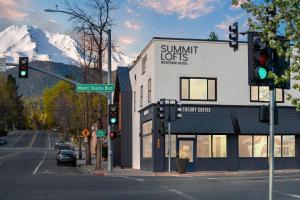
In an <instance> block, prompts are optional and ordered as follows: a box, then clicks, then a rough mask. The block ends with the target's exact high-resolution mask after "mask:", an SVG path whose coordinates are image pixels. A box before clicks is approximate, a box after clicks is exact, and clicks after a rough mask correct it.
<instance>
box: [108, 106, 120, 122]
mask: <svg viewBox="0 0 300 200" xmlns="http://www.w3.org/2000/svg"><path fill="white" fill-rule="evenodd" d="M116 124H118V105H117V104H110V105H109V125H116Z"/></svg>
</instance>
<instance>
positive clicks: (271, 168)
mask: <svg viewBox="0 0 300 200" xmlns="http://www.w3.org/2000/svg"><path fill="white" fill-rule="evenodd" d="M275 98H276V96H275V90H274V87H273V86H270V118H269V119H270V148H269V200H273V185H274V108H275Z"/></svg>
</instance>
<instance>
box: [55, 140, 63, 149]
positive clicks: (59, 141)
mask: <svg viewBox="0 0 300 200" xmlns="http://www.w3.org/2000/svg"><path fill="white" fill-rule="evenodd" d="M64 144H65V141H63V140H57V141H56V143H55V149H57V148H58V146H60V145H64Z"/></svg>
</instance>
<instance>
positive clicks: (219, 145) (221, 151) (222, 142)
mask: <svg viewBox="0 0 300 200" xmlns="http://www.w3.org/2000/svg"><path fill="white" fill-rule="evenodd" d="M226 147H227V144H226V135H213V151H212V152H213V157H216V158H225V157H226V154H227V152H226V150H227V148H226Z"/></svg>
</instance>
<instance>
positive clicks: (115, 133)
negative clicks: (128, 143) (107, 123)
mask: <svg viewBox="0 0 300 200" xmlns="http://www.w3.org/2000/svg"><path fill="white" fill-rule="evenodd" d="M109 137H110V138H111V139H116V138H117V137H118V133H117V132H113V131H112V132H110V133H109Z"/></svg>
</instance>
